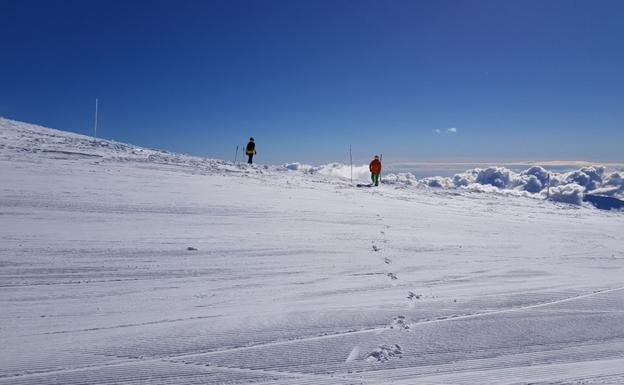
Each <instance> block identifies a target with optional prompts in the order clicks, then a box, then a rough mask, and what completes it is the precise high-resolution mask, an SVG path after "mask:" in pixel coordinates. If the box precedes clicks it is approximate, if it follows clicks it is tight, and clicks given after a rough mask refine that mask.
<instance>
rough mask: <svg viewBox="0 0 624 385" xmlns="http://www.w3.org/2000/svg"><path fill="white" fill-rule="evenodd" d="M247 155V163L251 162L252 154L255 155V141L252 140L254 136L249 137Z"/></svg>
mask: <svg viewBox="0 0 624 385" xmlns="http://www.w3.org/2000/svg"><path fill="white" fill-rule="evenodd" d="M246 154H247V156H249V160H248V161H247V163H249V164H252V163H253V156H254V155H256V142H254V138H249V143H247V150H246Z"/></svg>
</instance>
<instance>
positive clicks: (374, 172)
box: [368, 155, 381, 186]
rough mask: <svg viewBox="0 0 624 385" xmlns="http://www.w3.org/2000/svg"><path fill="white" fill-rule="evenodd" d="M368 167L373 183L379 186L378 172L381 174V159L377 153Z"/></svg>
mask: <svg viewBox="0 0 624 385" xmlns="http://www.w3.org/2000/svg"><path fill="white" fill-rule="evenodd" d="M368 169H369V170H370V172H371V180H372V181H373V185H375V186H379V174H381V161H380V160H379V155H375V158H374V159H373V160H372V161H371V162H370V164H369V165H368Z"/></svg>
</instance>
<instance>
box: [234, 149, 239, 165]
mask: <svg viewBox="0 0 624 385" xmlns="http://www.w3.org/2000/svg"><path fill="white" fill-rule="evenodd" d="M237 158H238V146H236V154H235V155H234V163H236V159H237Z"/></svg>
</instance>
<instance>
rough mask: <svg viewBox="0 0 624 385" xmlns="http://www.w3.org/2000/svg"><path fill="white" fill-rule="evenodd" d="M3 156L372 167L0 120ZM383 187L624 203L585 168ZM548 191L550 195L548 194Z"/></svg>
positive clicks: (602, 171) (620, 186)
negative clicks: (242, 156) (213, 153)
mask: <svg viewBox="0 0 624 385" xmlns="http://www.w3.org/2000/svg"><path fill="white" fill-rule="evenodd" d="M0 133H1V134H0V150H2V152H1V153H0V156H4V157H6V156H10V155H16V154H22V155H28V154H44V155H47V156H55V155H58V156H61V157H72V158H81V157H82V158H91V159H97V158H101V159H103V160H108V161H134V162H152V163H159V164H163V163H164V164H171V165H178V166H186V167H191V168H194V169H197V170H200V171H204V172H206V171H207V172H211V171H229V172H241V171H244V172H255V173H266V172H286V171H289V172H297V173H301V174H303V175H308V176H313V177H314V176H315V177H320V178H323V179H327V178H329V179H334V180H335V181H336V182H345V181H347V180H349V179H350V178H351V176H353V179H354V180H356V181H367V180H368V176H369V172H368V166H367V165H356V166H354V167H353V168H351V167H350V166H349V165H346V164H342V163H330V164H326V165H320V166H315V165H306V164H301V163H298V162H295V163H287V164H284V165H276V166H256V165H254V166H251V167H250V166H248V165H246V164H244V163H243V164H234V163H232V162H228V161H223V160H218V159H207V158H201V157H196V156H190V155H184V154H178V153H174V152H169V151H166V150H156V149H147V148H142V147H139V146H134V145H130V144H125V143H119V142H115V141H111V140H105V139H99V138H98V139H94V138H93V137H90V136H86V135H81V134H76V133H71V132H66V131H60V130H55V129H51V128H46V127H42V126H38V125H33V124H28V123H23V122H17V121H14V120H9V119H5V118H1V117H0ZM382 182H383V183H385V184H391V185H394V186H396V187H401V188H408V187H415V188H439V189H444V190H456V189H459V190H464V191H473V192H484V193H496V194H504V195H513V196H526V197H529V198H539V199H543V198H545V197H546V195H547V194H549V196H550V199H552V200H554V201H559V202H564V203H570V204H576V205H580V204H582V201H583V195H584V194H587V193H591V194H598V195H604V196H609V197H614V198H618V199H624V173H622V172H621V171H616V170H608V169H607V168H606V167H604V166H601V165H595V166H588V167H581V168H579V169H578V170H575V171H570V172H553V171H547V170H546V169H545V168H543V167H541V166H532V167H530V168H528V169H526V170H524V171H521V172H514V171H512V170H509V169H507V168H505V167H498V166H491V167H487V168H474V169H470V170H467V171H465V172H463V173H459V174H456V175H454V176H453V177H441V176H436V177H428V178H422V179H418V178H416V177H415V176H414V175H413V174H411V173H397V174H394V173H390V174H385V175H382ZM548 186H550V191H549V192H548V190H549V189H548Z"/></svg>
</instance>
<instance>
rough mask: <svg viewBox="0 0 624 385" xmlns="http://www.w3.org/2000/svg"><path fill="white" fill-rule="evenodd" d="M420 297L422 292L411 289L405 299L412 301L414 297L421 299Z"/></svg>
mask: <svg viewBox="0 0 624 385" xmlns="http://www.w3.org/2000/svg"><path fill="white" fill-rule="evenodd" d="M421 298H422V294H416V293H414V292H413V291H409V292H408V294H407V299H409V300H410V301H413V300H415V299H421Z"/></svg>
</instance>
